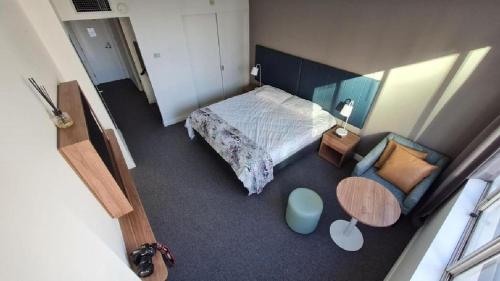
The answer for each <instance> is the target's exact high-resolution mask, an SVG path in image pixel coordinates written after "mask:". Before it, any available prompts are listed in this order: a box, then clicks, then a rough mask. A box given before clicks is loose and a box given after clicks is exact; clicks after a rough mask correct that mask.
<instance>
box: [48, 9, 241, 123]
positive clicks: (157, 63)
mask: <svg viewBox="0 0 500 281" xmlns="http://www.w3.org/2000/svg"><path fill="white" fill-rule="evenodd" d="M51 1H52V3H53V5H54V8H55V9H56V11H57V13H58V15H59V17H60V18H61V20H63V21H66V20H77V19H91V18H107V17H130V21H131V23H132V26H133V29H134V31H135V35H136V37H137V41H138V44H139V47H140V49H141V52H142V55H143V58H144V63H145V65H146V68H147V69H148V74H149V78H150V80H151V84H152V87H153V89H154V92H155V96H156V100H157V103H158V107H159V108H160V111H161V114H162V117H163V123H164V124H165V125H169V124H173V123H176V122H179V121H181V120H183V119H185V118H186V117H187V115H188V114H189V113H190V112H191V111H192V110H194V109H195V106H196V104H195V103H193V101H196V92H195V91H196V90H195V88H194V85H193V78H192V73H191V66H190V63H189V53H188V50H187V46H186V38H185V36H184V28H183V23H182V15H187V14H197V13H215V12H224V11H239V10H248V0H217V1H215V2H214V3H215V5H210V4H209V1H208V0H150V1H139V0H122V1H119V2H120V3H124V4H126V5H127V11H126V12H123V13H122V12H119V11H118V9H116V5H117V4H118V2H117V1H114V2H113V1H112V6H113V8H114V10H115V11H114V12H101V13H76V12H75V9H74V7H73V5H72V3H71V1H66V0H51ZM155 53H156V54H159V57H157V58H155V57H154V54H155Z"/></svg>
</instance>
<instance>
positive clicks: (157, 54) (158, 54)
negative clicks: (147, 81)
mask: <svg viewBox="0 0 500 281" xmlns="http://www.w3.org/2000/svg"><path fill="white" fill-rule="evenodd" d="M159 57H161V55H160V53H154V54H153V58H155V59H157V58H159Z"/></svg>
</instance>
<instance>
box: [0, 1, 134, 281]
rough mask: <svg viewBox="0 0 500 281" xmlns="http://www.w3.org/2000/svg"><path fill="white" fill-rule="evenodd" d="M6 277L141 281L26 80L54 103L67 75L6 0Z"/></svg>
mask: <svg viewBox="0 0 500 281" xmlns="http://www.w3.org/2000/svg"><path fill="white" fill-rule="evenodd" d="M0 38H1V39H0V61H2V65H1V67H0V120H1V121H0V122H1V125H0V128H2V130H1V131H0V147H1V149H2V153H1V155H2V156H1V157H0V186H1V188H0V208H1V209H0V223H1V225H2V231H0V241H1V242H0V243H1V244H0V245H1V248H2V250H3V251H4V254H3V255H1V257H0V264H1V265H2V270H0V279H1V280H42V281H43V280H47V281H49V280H50V281H53V280H61V281H62V280H64V281H66V280H117V281H118V280H120V281H122V280H139V279H138V278H137V277H136V276H135V275H134V273H133V272H132V271H131V270H130V269H129V267H128V264H127V257H126V253H125V247H124V243H123V238H122V234H121V231H120V228H119V224H118V222H117V220H114V219H111V218H110V217H109V215H108V214H107V213H106V211H105V210H104V209H103V208H102V207H101V205H100V204H99V203H98V202H97V200H96V199H95V198H94V196H93V195H92V194H91V193H90V191H89V190H88V189H87V187H86V186H85V185H84V184H83V183H82V181H81V180H80V179H79V177H78V176H77V175H76V173H75V172H74V171H73V170H72V169H71V168H70V166H69V165H68V164H67V163H66V161H65V160H64V159H63V158H62V156H61V155H60V154H59V152H58V151H57V143H56V128H55V127H54V126H53V125H52V123H51V121H50V120H49V118H48V115H47V112H46V110H45V108H44V107H43V104H42V103H41V101H40V100H39V98H38V97H37V96H35V95H34V93H33V92H32V91H31V89H30V88H29V87H28V85H27V82H26V80H25V78H26V77H28V76H33V77H35V78H36V79H37V80H38V81H39V82H40V83H41V84H44V85H45V86H46V88H47V90H48V91H49V93H50V95H51V96H52V98H53V99H55V97H56V85H57V83H58V81H60V76H61V75H60V73H59V71H58V69H57V66H56V65H55V64H54V62H53V60H52V58H51V57H50V56H49V54H48V52H47V50H46V49H45V48H44V46H43V44H42V42H41V40H40V38H39V37H38V36H37V34H36V32H35V30H34V28H33V26H32V25H31V24H30V23H29V21H28V19H27V17H26V15H25V14H24V12H23V10H22V8H21V7H20V5H19V4H18V2H17V1H15V0H4V1H2V2H1V3H0Z"/></svg>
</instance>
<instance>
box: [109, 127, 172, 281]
mask: <svg viewBox="0 0 500 281" xmlns="http://www.w3.org/2000/svg"><path fill="white" fill-rule="evenodd" d="M104 134H105V135H106V137H107V139H108V144H109V148H110V149H109V150H110V152H111V154H112V159H113V160H114V162H113V165H114V169H115V172H116V173H117V174H118V175H119V178H120V179H121V182H120V185H121V186H122V187H123V190H124V191H125V194H126V195H127V198H128V200H129V202H130V204H132V207H133V208H134V211H133V212H131V213H128V214H126V215H125V216H123V217H120V218H119V222H120V227H121V229H122V233H123V239H124V240H125V248H126V249H127V253H130V252H132V251H133V250H135V249H137V248H138V247H139V246H140V245H142V244H144V243H153V242H156V238H155V236H154V234H153V230H152V229H151V225H150V224H149V220H148V217H147V216H146V212H145V211H144V208H143V206H142V203H141V199H140V197H139V193H137V189H136V187H135V183H134V179H133V178H132V176H131V175H130V171H129V170H128V168H127V164H126V163H125V159H124V158H123V154H122V152H121V150H120V146H119V145H118V141H117V139H116V136H115V133H114V131H113V130H104ZM153 264H154V266H155V271H154V273H153V275H151V276H148V277H145V278H143V280H145V281H165V280H166V279H167V276H168V270H167V266H166V265H165V262H164V261H163V258H162V256H161V254H160V253H159V252H157V253H156V255H155V256H154V257H153ZM134 270H135V268H134Z"/></svg>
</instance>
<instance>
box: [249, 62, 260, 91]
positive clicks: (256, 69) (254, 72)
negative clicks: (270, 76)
mask: <svg viewBox="0 0 500 281" xmlns="http://www.w3.org/2000/svg"><path fill="white" fill-rule="evenodd" d="M250 74H251V75H252V76H254V77H257V74H258V75H259V86H262V70H261V66H260V64H256V65H255V66H254V67H252V71H250Z"/></svg>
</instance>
